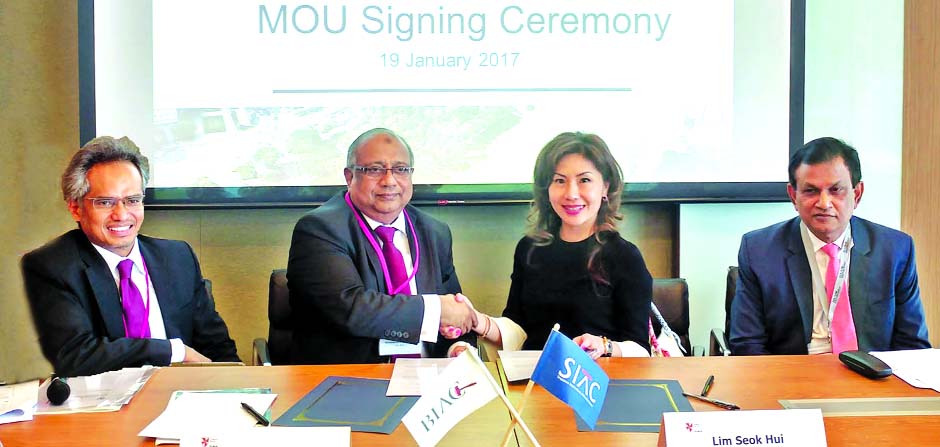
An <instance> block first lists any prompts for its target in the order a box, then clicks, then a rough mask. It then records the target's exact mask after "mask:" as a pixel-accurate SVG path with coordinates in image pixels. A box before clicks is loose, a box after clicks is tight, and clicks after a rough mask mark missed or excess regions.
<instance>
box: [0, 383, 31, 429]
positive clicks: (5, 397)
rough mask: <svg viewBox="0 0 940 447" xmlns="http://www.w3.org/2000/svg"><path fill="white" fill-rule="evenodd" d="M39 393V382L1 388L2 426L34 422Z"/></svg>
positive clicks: (0, 409)
mask: <svg viewBox="0 0 940 447" xmlns="http://www.w3.org/2000/svg"><path fill="white" fill-rule="evenodd" d="M38 393H39V381H38V380H33V381H31V382H23V383H18V384H15V385H4V386H0V424H7V423H10V422H21V421H30V420H32V419H33V413H34V412H35V409H36V400H37V396H38V395H39V394H38Z"/></svg>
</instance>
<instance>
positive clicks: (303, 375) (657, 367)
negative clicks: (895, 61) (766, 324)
mask: <svg viewBox="0 0 940 447" xmlns="http://www.w3.org/2000/svg"><path fill="white" fill-rule="evenodd" d="M600 364H601V366H602V367H603V368H604V369H605V370H606V371H607V373H608V375H609V376H610V377H611V378H612V379H675V380H678V381H679V383H680V384H681V385H682V387H683V389H685V390H687V391H692V392H695V391H698V390H700V389H701V387H702V384H703V383H704V381H705V378H706V377H707V376H708V375H714V376H715V382H714V386H713V387H712V391H711V393H710V396H712V397H715V398H718V399H721V400H726V401H730V402H734V403H736V404H738V405H740V406H741V407H742V408H743V409H745V410H755V409H780V408H781V406H780V404H779V402H778V400H779V399H821V398H837V397H838V398H859V397H918V396H920V397H937V396H938V393H936V392H934V391H933V390H922V389H917V388H913V387H911V386H909V385H907V384H906V383H904V382H903V381H901V380H900V379H898V378H896V377H889V378H887V379H881V380H870V379H866V378H864V377H862V376H859V375H857V374H855V373H853V372H851V371H849V370H848V369H847V368H846V367H844V366H843V365H842V364H841V363H840V362H839V361H838V359H836V358H835V357H834V356H832V355H828V354H826V355H817V356H766V357H688V358H652V359H619V358H618V359H601V360H600ZM487 366H488V368H489V369H490V371H491V373H493V374H494V376H496V377H497V380H498V381H499V384H500V386H502V387H503V389H504V391H506V392H507V393H508V395H509V398H510V401H512V402H513V403H514V405H515V406H518V404H519V402H520V399H521V398H522V394H523V390H524V388H525V383H508V382H507V381H506V380H505V374H504V373H503V371H502V370H501V365H500V364H499V363H498V362H497V363H495V364H494V363H488V364H487ZM392 369H393V365H388V364H383V365H322V366H270V367H261V366H257V367H237V366H231V367H204V368H162V369H160V370H159V371H157V372H156V374H154V376H153V377H151V378H150V380H149V381H148V382H147V384H146V385H145V386H144V387H143V388H142V389H141V390H140V392H139V393H138V394H137V395H136V396H135V397H134V399H133V400H132V401H131V403H129V404H128V405H126V406H125V407H124V408H123V409H121V410H120V411H117V412H108V413H84V414H68V415H39V416H36V417H35V419H34V420H33V421H28V422H18V423H13V424H4V425H0V442H2V443H3V445H4V447H14V446H21V445H23V446H26V445H28V446H62V445H80V446H84V445H88V446H152V445H154V441H153V439H149V438H141V437H138V436H137V433H138V432H139V431H140V430H141V429H142V428H143V427H144V426H146V425H147V424H148V423H149V422H150V421H151V420H153V419H154V418H155V417H156V416H157V415H158V414H160V412H162V411H163V409H164V408H165V407H166V404H167V402H168V400H169V397H170V394H171V393H172V392H173V391H174V390H195V389H221V388H241V387H270V388H271V389H272V391H273V392H274V393H277V394H278V397H277V400H276V401H275V402H274V406H273V409H272V413H273V416H274V418H277V417H278V416H280V415H281V414H283V413H284V412H286V411H287V409H288V408H290V407H291V406H292V405H293V404H294V403H295V402H297V401H298V400H300V398H302V397H303V396H304V395H306V394H307V393H308V392H309V391H310V390H311V389H313V388H314V387H315V386H316V385H317V384H319V383H320V382H321V381H323V380H324V379H325V378H326V377H328V376H351V377H366V378H389V377H391V374H392ZM691 403H692V406H693V408H694V409H695V410H696V411H725V410H720V409H718V408H717V407H714V406H712V405H710V404H707V403H703V402H697V401H692V402H691ZM638 404H641V403H638ZM522 416H523V419H524V420H525V421H526V423H527V425H528V426H529V427H530V428H531V429H532V431H533V432H534V434H535V437H536V439H538V441H539V442H540V443H541V445H543V446H583V445H589V446H592V447H602V446H614V445H617V446H621V445H630V446H645V445H648V446H652V445H656V443H657V439H658V435H657V434H655V433H610V432H578V431H577V428H576V426H575V420H574V413H573V411H572V410H571V409H570V408H569V407H567V406H566V405H565V404H564V403H562V402H561V401H559V400H557V399H555V398H554V397H552V396H551V395H550V394H549V393H548V392H546V391H545V390H544V389H542V388H541V387H539V386H535V387H534V390H533V392H532V393H531V394H530V395H529V397H528V400H527V402H526V405H525V408H524V411H523V414H522ZM509 422H510V415H509V412H508V411H507V410H506V409H505V407H503V405H502V404H501V403H500V401H499V400H494V401H492V402H490V403H489V404H487V405H486V406H484V407H483V408H481V409H480V410H478V411H477V412H476V413H474V414H472V415H470V416H469V417H467V418H466V419H464V420H463V421H461V422H460V423H459V424H458V425H457V426H456V427H455V428H454V429H453V430H452V431H451V432H450V433H448V434H447V436H446V437H445V438H444V439H443V440H442V441H441V443H440V445H448V446H464V445H465V446H474V447H478V446H494V445H498V444H499V441H500V440H501V439H502V437H503V435H504V433H505V431H506V429H507V428H508V426H509ZM824 423H825V428H826V437H827V439H828V444H829V445H830V446H855V445H906V446H929V445H940V416H898V417H896V416H865V417H826V418H824ZM510 441H511V442H510V445H520V446H528V445H531V443H530V442H529V441H528V440H527V439H526V438H525V436H524V435H523V434H522V432H521V430H518V429H517V430H516V434H515V436H514V437H513V438H511V440H510ZM351 444H352V445H353V446H412V445H416V444H415V441H414V439H413V438H412V437H411V434H410V433H409V432H408V430H407V429H406V428H405V427H404V426H403V425H399V426H398V427H397V428H396V429H395V431H394V432H392V433H391V434H390V435H384V434H373V433H359V432H353V433H352V440H351Z"/></svg>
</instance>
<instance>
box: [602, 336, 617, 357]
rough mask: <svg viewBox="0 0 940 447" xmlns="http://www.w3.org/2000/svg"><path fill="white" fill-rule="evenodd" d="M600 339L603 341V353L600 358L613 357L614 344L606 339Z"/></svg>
mask: <svg viewBox="0 0 940 447" xmlns="http://www.w3.org/2000/svg"><path fill="white" fill-rule="evenodd" d="M602 338H603V339H604V353H603V354H601V357H610V356H612V355H614V343H613V342H612V341H610V339H609V338H607V337H602Z"/></svg>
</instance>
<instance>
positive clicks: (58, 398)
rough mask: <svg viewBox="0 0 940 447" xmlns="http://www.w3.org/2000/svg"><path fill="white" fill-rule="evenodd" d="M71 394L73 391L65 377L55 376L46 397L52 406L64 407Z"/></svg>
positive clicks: (47, 389)
mask: <svg viewBox="0 0 940 447" xmlns="http://www.w3.org/2000/svg"><path fill="white" fill-rule="evenodd" d="M71 393H72V389H71V388H70V387H69V383H68V382H67V381H66V380H65V377H58V376H53V377H52V382H51V383H49V388H46V397H47V398H48V399H49V403H51V404H52V405H62V403H63V402H65V400H66V399H68V398H69V394H71Z"/></svg>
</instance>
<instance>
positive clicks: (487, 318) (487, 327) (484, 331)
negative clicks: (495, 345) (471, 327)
mask: <svg viewBox="0 0 940 447" xmlns="http://www.w3.org/2000/svg"><path fill="white" fill-rule="evenodd" d="M483 318H486V328H485V329H483V333H482V334H480V335H482V336H483V338H486V336H487V335H490V326H491V325H492V322H491V321H490V317H489V315H485V314H484V315H483Z"/></svg>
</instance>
